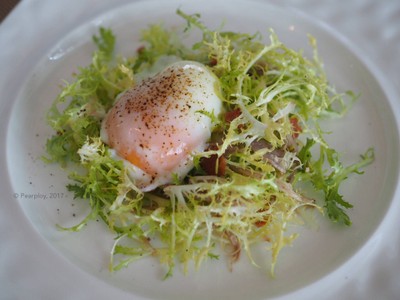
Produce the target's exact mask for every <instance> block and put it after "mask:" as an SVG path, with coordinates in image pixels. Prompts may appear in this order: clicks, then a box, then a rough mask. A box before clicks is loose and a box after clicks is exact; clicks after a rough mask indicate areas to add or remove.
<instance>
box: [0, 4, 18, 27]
mask: <svg viewBox="0 0 400 300" xmlns="http://www.w3.org/2000/svg"><path fill="white" fill-rule="evenodd" d="M18 2H19V0H1V3H0V22H2V21H3V20H4V19H5V17H6V16H7V15H8V14H9V13H10V11H11V10H12V9H13V8H14V7H15V6H16V5H17V4H18Z"/></svg>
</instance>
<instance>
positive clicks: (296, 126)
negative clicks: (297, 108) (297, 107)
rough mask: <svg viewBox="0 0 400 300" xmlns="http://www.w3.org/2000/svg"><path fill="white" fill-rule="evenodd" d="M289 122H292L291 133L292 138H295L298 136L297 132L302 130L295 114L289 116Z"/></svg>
mask: <svg viewBox="0 0 400 300" xmlns="http://www.w3.org/2000/svg"><path fill="white" fill-rule="evenodd" d="M290 123H291V124H292V128H293V130H294V133H293V134H292V136H293V138H294V139H297V138H298V137H299V133H301V132H302V131H303V129H302V128H301V126H300V124H299V119H298V118H297V117H295V116H292V117H290Z"/></svg>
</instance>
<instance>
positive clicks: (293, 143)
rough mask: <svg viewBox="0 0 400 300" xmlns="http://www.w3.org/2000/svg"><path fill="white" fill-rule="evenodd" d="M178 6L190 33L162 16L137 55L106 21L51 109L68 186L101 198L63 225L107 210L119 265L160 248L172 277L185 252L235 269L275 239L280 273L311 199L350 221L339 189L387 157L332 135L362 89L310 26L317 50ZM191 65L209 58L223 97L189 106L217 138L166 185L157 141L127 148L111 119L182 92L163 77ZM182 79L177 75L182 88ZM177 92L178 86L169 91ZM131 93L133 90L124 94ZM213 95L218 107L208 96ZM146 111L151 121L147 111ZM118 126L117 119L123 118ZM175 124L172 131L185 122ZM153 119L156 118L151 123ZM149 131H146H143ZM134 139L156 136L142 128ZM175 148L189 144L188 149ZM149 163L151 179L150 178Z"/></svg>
mask: <svg viewBox="0 0 400 300" xmlns="http://www.w3.org/2000/svg"><path fill="white" fill-rule="evenodd" d="M177 14H178V15H179V16H181V17H182V18H183V19H184V20H185V21H186V26H185V28H184V29H183V30H182V31H180V29H167V28H164V27H163V26H162V25H161V24H154V25H151V26H149V27H148V28H146V29H144V30H143V31H142V36H141V39H142V42H143V46H142V47H140V48H139V49H137V51H136V52H135V53H132V56H131V57H120V56H117V55H116V54H115V53H114V47H115V43H116V37H115V35H114V33H113V32H112V30H111V29H107V28H100V30H99V33H98V35H95V36H93V41H94V43H95V44H96V45H97V50H96V51H95V52H94V53H93V57H92V62H91V64H90V65H88V66H86V67H82V68H80V69H79V71H78V72H77V73H76V74H74V76H75V79H74V81H72V82H70V83H65V85H64V86H63V88H62V91H61V93H60V94H59V95H58V97H57V99H56V100H55V101H54V103H53V105H52V107H51V108H50V110H49V112H48V116H47V119H48V123H49V124H50V126H51V127H52V128H53V129H54V131H55V134H54V136H52V137H51V138H49V139H48V141H47V144H46V149H47V156H46V158H45V159H46V161H48V162H49V163H59V164H60V165H61V166H63V167H69V166H74V168H73V170H74V171H70V173H69V178H70V180H71V181H70V183H69V184H68V185H67V189H68V190H69V191H71V192H72V193H73V194H74V197H75V198H78V199H84V200H86V201H87V202H88V204H89V205H90V207H91V212H90V213H89V214H88V215H87V216H86V218H84V220H82V221H81V222H80V223H79V224H77V225H76V226H73V227H71V228H64V227H62V226H59V227H60V228H61V229H63V230H69V231H79V230H82V229H83V228H84V227H85V225H86V224H87V223H88V222H90V221H92V220H96V219H98V218H101V219H102V220H103V221H104V223H105V224H107V226H108V227H109V228H110V229H111V230H112V231H113V232H114V233H115V243H114V246H113V247H112V249H110V251H111V255H110V269H111V270H112V271H114V270H119V269H121V268H124V267H126V266H127V265H129V264H130V263H131V262H134V261H136V260H138V259H141V258H143V257H146V256H153V257H156V258H158V260H159V261H160V263H161V264H162V265H165V266H166V275H165V277H169V276H172V275H173V271H174V267H175V266H176V264H181V265H182V266H183V269H184V271H185V272H186V271H187V270H188V266H189V265H190V264H192V263H193V264H194V265H195V266H196V267H199V266H200V265H201V263H202V262H203V261H204V260H207V259H218V258H219V256H220V255H221V254H226V255H227V256H228V258H229V262H230V263H229V267H230V268H231V267H232V265H233V264H234V263H235V262H236V261H238V260H239V258H240V256H241V255H242V252H244V253H245V254H246V255H247V256H248V257H249V259H250V261H251V263H252V264H254V265H255V266H258V264H259V262H257V261H255V259H253V256H252V248H253V246H254V245H259V244H260V243H262V244H264V245H265V253H266V255H269V256H270V257H271V259H270V261H271V263H270V265H269V267H268V268H270V272H271V274H274V271H275V265H276V263H277V259H278V255H279V253H280V251H281V249H282V248H283V247H286V246H288V245H291V244H292V243H293V241H294V240H295V239H296V238H297V234H295V233H290V232H289V231H290V230H289V229H291V228H292V227H293V228H295V227H296V226H298V225H299V224H303V223H305V222H307V218H305V217H304V214H303V213H302V212H304V211H308V210H310V209H311V210H312V211H315V212H316V213H317V214H322V215H326V216H327V218H329V219H330V220H331V221H332V222H336V223H342V224H344V225H345V226H346V225H347V226H350V225H351V220H350V217H349V215H348V214H347V212H346V209H349V208H351V207H352V204H351V203H350V202H348V201H347V199H344V198H343V196H342V195H341V194H340V190H339V188H340V185H341V183H342V182H343V181H344V180H345V179H346V178H347V177H348V176H350V175H351V174H352V173H356V174H360V173H361V171H360V170H361V169H362V168H363V167H365V166H367V165H368V164H370V163H371V162H372V161H373V160H374V151H373V149H372V148H371V149H368V150H366V152H365V153H364V154H362V155H361V156H360V159H359V161H357V162H354V163H353V164H351V165H347V166H345V165H343V164H342V163H341V161H340V155H339V153H338V152H337V151H336V150H335V149H333V148H331V147H330V146H329V145H328V143H327V141H326V139H325V135H326V133H325V132H323V130H322V129H321V127H320V122H321V121H323V119H324V118H340V117H342V116H343V115H344V114H345V113H346V112H347V110H348V109H349V108H350V107H351V105H352V104H353V103H354V101H355V100H356V98H357V97H356V96H355V95H354V94H353V93H352V92H350V91H347V92H345V93H339V92H337V91H336V90H335V89H334V88H333V87H332V86H331V85H330V84H329V82H328V80H327V78H326V74H325V73H324V70H323V65H322V62H321V59H320V58H319V56H318V52H317V45H316V40H315V39H314V38H313V37H311V36H309V41H310V45H311V47H312V49H313V53H314V54H313V57H312V58H307V57H305V56H304V55H303V54H302V52H301V51H295V50H293V49H290V48H288V47H286V46H285V45H284V44H283V43H282V42H281V41H280V40H279V38H278V36H277V35H276V34H275V33H274V31H273V30H270V31H269V43H267V44H265V43H264V42H263V41H262V36H261V35H260V34H259V33H257V34H254V35H250V34H244V33H236V32H228V31H214V30H211V29H209V28H207V27H206V26H205V25H204V24H203V23H202V22H201V20H200V15H198V14H194V15H188V14H185V13H184V12H182V11H180V10H177ZM194 31H200V33H201V35H202V38H201V39H200V40H198V41H197V42H196V43H195V44H193V45H190V46H188V45H186V44H185V41H184V40H185V37H186V38H187V37H188V36H189V35H190V34H191V33H192V32H194ZM182 62H185V65H184V66H183V64H182ZM187 65H190V66H192V69H193V70H199V71H198V72H199V74H200V75H198V76H206V75H207V77H204V78H206V79H205V82H207V84H208V87H210V86H212V88H211V91H210V92H209V93H208V92H207V93H208V94H207V95H210V96H209V97H212V99H213V100H209V99H211V98H207V97H208V96H207V97H205V98H204V97H203V98H202V97H201V96H196V97H197V98H196V99H198V98H199V97H200V98H202V102H201V105H204V107H206V108H204V109H203V108H202V107H203V106H200V108H196V109H191V107H192V105H193V103H192V102H187V103H186V102H185V105H186V106H187V107H189V108H190V109H189V111H190V112H188V118H189V119H191V118H192V119H193V118H195V117H196V118H197V119H196V120H201V122H205V123H204V124H207V126H203V125H204V124H203V123H202V124H203V125H202V126H200V127H202V128H203V129H204V128H206V129H207V130H206V133H207V132H208V134H206V135H202V138H203V139H205V142H204V143H200V144H201V145H200V144H199V145H200V146H198V147H197V146H196V147H195V149H194V148H193V149H191V151H188V150H187V151H186V150H185V151H183V152H185V153H186V156H184V157H181V158H179V159H177V163H176V164H177V165H179V166H180V167H182V166H183V163H182V162H185V163H184V165H185V168H186V169H185V168H183V169H182V168H175V169H174V168H172V169H171V168H165V170H166V171H165V170H164V171H165V172H166V173H165V176H164V177H162V178H161V177H160V178H161V179H160V180H159V181H158V183H157V184H155V183H154V182H156V181H157V180H155V177H156V175H155V174H158V173H157V172H158V171H159V170H156V171H154V170H153V169H154V168H153V169H151V168H150V166H153V165H150V164H151V163H152V161H150V160H149V161H145V158H144V156H140V153H145V152H140V151H142V150H140V151H139V150H138V151H137V152H130V153H129V155H128V154H127V155H124V151H123V150H121V149H122V148H121V149H120V148H118V146H117V144H119V141H117V142H113V141H112V138H113V137H114V136H117V134H113V132H112V131H110V130H111V129H109V128H111V127H112V126H111V125H112V123H110V122H111V121H109V123H110V124H111V125H110V124H108V123H107V122H108V121H107V120H108V119H112V118H113V116H112V114H113V113H115V111H118V112H117V113H115V114H116V116H115V117H116V118H118V117H121V115H122V113H121V112H120V110H118V109H117V108H118V107H119V108H121V107H125V108H127V107H128V104H130V105H131V106H129V107H135V108H136V110H135V111H134V112H132V113H137V108H138V107H141V106H140V105H139V104H137V103H142V104H143V105H142V106H143V111H145V112H146V113H148V109H149V106H150V104H149V103H150V102H149V101H150V100H151V101H155V100H154V99H155V98H154V97H152V98H151V97H150V96H148V95H153V94H152V93H154V90H157V91H158V92H157V95H158V94H160V95H161V96H160V98H157V99H158V100H157V101H161V102H162V101H164V102H165V101H167V100H166V99H171V97H170V96H168V97H164V96H165V95H164V94H166V93H167V92H166V91H164V93H161V92H160V89H159V86H157V85H154V86H153V85H151V84H156V83H165V80H167V79H166V78H167V77H168V76H169V75H168V76H166V75H165V74H166V73H165V72H170V73H171V74H172V73H173V72H175V71H173V69H172V68H173V67H172V66H175V67H176V66H178V67H177V70H178V71H177V72H178V73H174V74H175V75H174V78H175V79H174V80H178V79H176V78H178V77H179V76H181V75H182V74H183V73H182V74H181V73H179V72H183V71H182V70H183V69H185V68H186V66H187ZM193 66H194V67H193ZM174 70H175V69H174ZM191 72H192V71H191ZM193 72H194V71H193ZM196 72H197V71H196ZM160 74H161V75H160ZM163 74H164V75H163ZM168 74H169V73H168ZM190 74H192V75H191V77H190V76H189V77H188V78H189V79H188V78H187V79H186V81H188V80H189V81H190V82H192V80H193V81H194V79H193V78H194V77H193V76H195V77H196V76H197V75H196V74H197V73H196V74H195V75H193V73H190ZM204 74H205V75H204ZM171 76H172V75H171ZM168 78H169V79H168V80H171V79H170V78H172V77H168ZM180 78H182V77H180ZM196 78H197V77H196ZM199 78H200V77H199ZM179 80H181V79H179ZM176 82H177V81H173V82H172V83H171V82H170V83H171V84H170V85H169V88H170V89H173V87H174V85H175V83H176ZM181 82H182V80H181V81H178V83H181ZM150 83H151V84H150ZM191 84H192V86H190V89H189V87H182V88H180V89H179V92H180V94H182V91H183V90H185V89H186V88H187V90H188V93H189V94H190V95H191V96H193V95H194V94H195V93H197V92H195V90H194V88H193V86H196V87H201V88H202V87H204V84H203V82H195V83H191ZM146 88H147V90H145V89H146ZM144 90H145V91H146V92H143V91H144ZM196 91H197V90H196ZM176 93H177V91H176V89H175V91H174V93H173V95H176ZM199 93H200V94H199V95H201V93H202V90H200V92H199ZM167 94H168V95H171V93H170V91H169V90H168V93H167ZM204 94H205V92H204ZM127 95H128V96H129V95H131V96H129V97H131V98H130V99H128V100H124V99H125V98H127V97H128V96H127ZM132 95H133V96H132ZM162 95H164V96H162ZM196 95H198V94H196ZM129 97H128V98H129ZM135 97H136V98H135ZM146 97H147V98H146ZM162 97H164V98H162ZM193 97H194V96H193ZM144 98H146V99H147V100H146V101H147V102H143V101H144V100H143V99H144ZM150 98H151V99H150ZM132 99H133V100H134V101H133V100H132ZM160 99H163V100H160ZM182 99H183V100H182ZM185 99H186V98H182V97H181V98H179V97H178V98H176V99H175V100H177V101H181V102H182V101H186V100H185ZM204 99H206V100H204ZM122 101H126V102H122ZM135 101H136V102H135ZM140 101H142V102H140ZM168 101H170V100H168ZM171 101H172V100H171ZM196 101H197V100H196ZM161 102H160V103H161ZM164 102H162V103H164ZM210 102H213V103H214V104H215V105H214V104H213V105H212V106H211V107H208V106H207V105H209V103H210ZM118 103H119V104H118ZM121 103H123V104H124V105H122V104H121ZM151 103H153V102H151ZM160 103H158V102H157V103H156V104H155V105H154V106H160V105H161V104H160ZM196 103H197V102H196ZM153 104H154V103H153ZM118 105H119V106H118ZM135 105H136V106H135ZM175 105H176V107H177V108H179V107H181V106H182V105H183V104H182V103H180V102H178V103H176V104H175ZM113 111H114V112H113ZM110 114H111V117H110ZM118 114H119V115H118ZM126 114H127V113H126ZM129 115H131V112H130V111H129ZM165 115H167V112H166V111H163V112H162V111H161V112H160V111H159V114H158V115H155V116H153V119H154V120H155V124H161V123H157V122H164V121H162V120H164V119H165ZM121 118H122V117H121ZM140 118H141V119H140V120H144V117H143V115H142V116H141V117H140ZM121 122H123V120H122V119H121ZM129 122H130V121H128V123H129ZM190 122H191V121H189V123H187V124H185V123H184V122H180V123H179V124H180V125H179V126H183V129H182V130H183V131H185V132H187V134H186V136H190V135H194V134H192V131H193V130H194V129H192V126H193V123H190ZM118 124H119V123H118ZM118 124H117V125H116V126H114V127H115V128H117V129H115V130H119V129H118V128H120V127H123V126H122V125H121V126H119V125H118ZM129 124H131V123H129ZM163 124H164V123H163ZM166 124H167V123H166ZM168 124H169V123H168ZM168 124H167V125H165V126H167V127H168V126H169V127H168V130H170V129H171V128H175V127H174V126H177V125H175V124H173V125H171V124H170V125H168ZM182 124H183V125H182ZM150 126H151V125H148V124H147V123H146V127H148V128H147V129H149V128H150ZM165 126H164V125H163V128H164V129H165ZM203 129H202V130H203ZM113 130H114V129H113ZM149 130H150V129H149ZM128 131H129V130H128ZM131 131H132V132H133V131H138V132H139V131H140V130H139V128H138V127H135V128H133V129H132V130H131ZM140 132H142V134H143V137H144V136H145V134H144V131H143V130H142V131H140ZM104 133H106V134H104ZM152 133H153V135H151V134H149V135H150V136H149V137H148V139H147V140H146V142H149V143H150V144H151V143H152V141H153V142H154V143H156V141H155V140H157V139H156V138H155V136H154V132H153V131H152ZM118 134H119V133H118ZM178 137H179V138H180V136H178ZM121 142H126V139H125V140H124V139H122V140H121ZM128 142H130V143H131V144H132V145H133V146H132V147H135V146H137V147H139V146H140V147H139V148H141V149H142V148H145V147H144V146H143V141H142V139H140V138H137V140H136V139H134V140H130V141H128ZM161 142H162V143H163V144H165V142H163V141H162V140H161ZM138 144H139V145H138ZM171 145H172V144H171ZM179 145H183V144H179ZM179 145H178V146H179ZM185 145H186V144H185ZM152 146H153V145H150V146H149V147H152ZM178 146H176V145H175V144H174V146H170V147H169V148H168V147H167V150H168V151H172V150H171V149H175V148H177V147H178ZM174 147H175V148H174ZM178 148H179V147H178ZM152 149H153V148H152ZM157 149H159V148H157ZM185 149H186V148H185ZM153 150H154V149H153ZM153 150H152V151H153ZM189 150H190V149H189ZM143 151H144V150H143ZM160 151H161V150H160ZM174 151H175V152H174V153H173V154H174V155H177V153H178V150H176V149H175V150H174ZM181 152H182V151H181ZM181 152H179V153H181ZM132 153H134V154H135V155H134V157H133V158H132V155H131V154H132ZM138 153H139V154H138ZM151 153H152V155H153V154H154V153H155V152H154V151H153V152H151ZM168 153H169V152H168ZM146 155H147V154H146ZM154 155H157V153H155V154H154ZM146 157H147V156H146ZM162 157H163V158H164V160H163V159H161V160H160V162H158V164H159V165H160V168H161V167H162V166H163V164H166V163H168V162H170V160H171V161H172V158H171V157H172V156H168V157H167V156H162ZM144 161H145V162H144ZM181 165H182V166H181ZM168 170H169V171H168ZM182 170H183V171H182ZM151 172H153V173H151ZM160 172H161V171H159V173H160ZM135 174H136V175H135ZM137 174H139V175H137ZM149 174H150V179H149V180H150V181H149V182H145V181H143V180H142V179H141V178H147V177H146V176H148V175H149ZM140 176H142V177H140Z"/></svg>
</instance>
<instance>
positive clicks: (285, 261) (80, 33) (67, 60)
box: [6, 0, 400, 299]
mask: <svg viewBox="0 0 400 300" xmlns="http://www.w3.org/2000/svg"><path fill="white" fill-rule="evenodd" d="M249 3H251V5H249ZM155 7H156V8H157V9H156V10H155V9H154V8H155ZM177 8H181V9H182V10H183V11H184V12H186V13H200V14H201V16H202V21H203V22H204V23H205V24H206V25H207V26H208V27H210V28H219V27H220V25H221V23H222V22H223V23H224V27H223V28H224V30H232V31H240V32H246V33H255V32H256V31H259V32H260V33H262V34H263V36H264V37H265V40H266V41H267V40H268V28H273V29H274V30H275V32H276V33H277V34H278V36H279V38H280V39H281V40H282V41H283V42H284V43H285V44H287V45H288V46H290V47H292V48H295V49H304V53H305V55H307V56H311V55H312V51H311V49H310V47H309V45H308V38H307V34H311V35H313V36H314V37H316V39H317V41H318V45H319V52H320V56H321V58H322V60H323V61H324V65H325V69H326V72H327V75H328V78H329V80H330V82H331V83H332V84H333V85H334V86H336V88H337V89H338V90H339V91H346V90H348V89H350V90H353V91H354V92H355V93H357V94H358V93H359V94H360V98H359V100H358V101H357V103H356V104H355V106H354V107H353V108H352V110H351V111H350V112H349V114H348V115H346V116H345V117H344V118H343V119H340V120H328V121H326V122H324V124H323V127H324V129H326V130H329V131H332V134H330V135H329V136H328V141H329V143H330V144H331V145H332V146H333V147H334V148H336V149H337V150H338V151H339V152H340V153H341V155H342V159H343V161H344V163H350V162H353V161H355V160H357V159H358V158H359V155H360V154H362V153H364V152H365V151H366V150H367V149H368V148H369V147H374V149H375V155H376V160H375V162H374V163H373V164H372V165H370V166H369V167H367V168H366V169H365V173H364V174H363V175H362V176H358V175H354V176H353V175H352V176H351V178H349V180H348V181H347V182H346V183H345V184H343V186H342V190H341V191H342V193H343V194H344V196H345V199H347V200H349V201H350V202H351V203H353V204H354V209H352V210H351V211H350V217H351V219H352V221H353V226H351V227H349V228H347V227H343V226H338V225H334V224H331V223H330V222H329V221H327V220H325V219H321V220H318V222H319V226H318V228H295V230H296V231H298V232H300V237H299V238H298V239H297V240H296V241H295V242H294V244H293V247H292V248H287V249H284V250H283V251H282V253H281V255H280V257H279V260H278V264H277V268H276V278H271V277H270V276H269V274H268V268H269V266H268V263H269V261H270V260H269V257H268V252H267V255H262V254H261V251H257V258H258V261H259V263H260V265H261V266H262V268H255V267H254V266H252V265H250V263H249V261H248V259H247V257H245V255H243V256H242V258H241V260H240V262H239V263H237V264H236V265H234V268H233V272H229V271H228V267H227V263H226V261H224V260H223V259H221V261H211V260H210V261H207V262H205V263H204V264H203V265H202V267H201V269H200V270H198V271H196V270H194V269H191V270H190V272H189V274H188V275H183V274H182V270H181V269H180V268H179V267H178V268H177V269H176V270H175V273H174V276H173V277H172V278H170V279H168V280H162V277H163V275H164V273H165V269H163V268H162V267H160V266H159V264H158V262H157V260H156V259H153V258H146V259H143V260H142V261H139V262H136V263H134V264H131V265H130V266H129V267H128V268H126V269H123V270H121V271H119V272H117V273H113V274H110V272H109V271H108V262H109V252H110V249H111V247H112V244H113V238H114V236H113V234H112V233H110V232H109V231H108V230H107V228H106V227H105V226H104V225H103V224H102V223H101V222H92V223H90V224H89V226H87V227H85V228H84V229H83V230H82V232H80V233H68V232H63V231H59V230H58V229H57V228H56V224H60V225H62V226H70V225H74V224H76V223H78V222H79V221H80V220H81V219H82V218H83V217H84V216H85V215H86V213H87V212H88V211H89V208H88V205H87V203H85V202H84V201H80V200H73V199H72V195H71V194H70V193H69V192H67V190H66V188H65V186H66V184H67V183H68V178H67V173H66V172H65V171H64V170H61V169H60V167H59V166H57V165H46V164H44V163H43V161H42V160H41V156H43V155H45V152H44V145H45V143H46V139H47V138H48V137H50V136H51V134H52V132H51V130H50V128H49V127H48V126H47V125H46V112H47V110H48V109H49V107H50V105H51V103H52V102H53V100H54V99H55V97H56V96H57V94H58V93H59V91H60V87H59V86H60V84H62V82H63V80H70V79H71V78H72V77H71V74H72V73H73V72H74V71H76V70H77V69H78V67H79V66H84V65H88V64H89V63H90V61H91V54H92V52H93V51H94V49H95V47H94V45H93V43H92V40H91V37H92V35H93V34H95V33H97V31H98V28H99V26H105V27H110V28H112V29H113V31H114V33H115V34H116V36H117V53H120V54H122V55H132V54H133V53H134V52H135V50H136V49H137V48H138V47H139V46H140V45H141V43H140V40H139V34H140V31H141V30H142V29H144V28H146V27H147V26H148V25H149V24H152V23H159V22H162V23H163V24H164V26H166V27H175V26H184V25H185V21H184V20H182V19H180V18H179V17H178V16H177V15H176V14H175V11H176V9H177ZM32 124H34V125H35V126H32ZM396 128H397V126H396V117H395V116H394V114H393V113H392V108H391V106H390V101H389V100H388V96H387V95H386V94H385V87H384V86H383V85H382V83H381V82H379V81H378V80H377V79H376V78H375V76H374V70H371V69H370V68H368V67H367V66H366V65H365V63H364V62H363V60H362V57H360V55H359V54H358V53H356V52H354V51H353V50H352V48H351V47H350V46H349V45H347V43H345V42H344V41H343V39H341V38H340V36H338V35H337V34H336V33H335V32H333V31H331V30H330V29H328V28H326V27H324V26H321V24H319V23H316V22H313V21H312V20H310V19H308V18H307V17H304V16H302V15H299V14H296V13H294V12H293V11H287V10H284V9H282V8H279V7H275V6H270V5H266V4H263V3H259V2H249V1H231V2H229V5H227V3H226V1H220V0H217V1H213V2H212V6H211V5H209V6H206V5H204V4H202V3H197V2H194V1H189V2H185V3H184V4H181V3H180V2H179V1H168V2H165V1H143V2H136V3H132V4H128V5H125V6H122V7H118V8H116V9H114V10H112V11H110V12H108V13H106V14H104V15H101V16H99V17H98V18H96V19H94V20H92V21H90V22H87V23H85V24H83V25H81V26H79V27H78V28H76V29H75V30H74V31H72V32H71V33H70V34H68V35H67V36H66V37H64V38H63V39H62V40H61V41H59V43H57V45H55V46H54V47H53V49H52V50H51V51H50V52H49V53H46V54H45V55H44V56H43V57H42V59H41V60H40V61H39V62H38V64H37V65H36V67H35V68H34V69H33V70H32V72H31V74H30V75H29V78H28V80H27V82H25V84H23V85H22V87H21V91H20V93H19V95H18V97H17V100H16V102H15V104H14V106H13V108H12V111H11V116H10V121H9V127H8V130H7V140H6V147H7V164H8V170H9V176H10V180H11V185H12V190H13V192H14V194H13V197H14V198H15V199H16V200H17V201H18V203H19V205H20V206H21V207H22V209H23V211H24V213H25V215H26V217H27V218H28V219H29V220H30V222H31V224H32V226H33V227H34V228H35V230H36V231H37V232H38V233H39V234H40V235H41V236H42V237H43V238H44V239H45V240H46V241H47V242H48V244H49V245H50V246H51V247H52V248H53V249H54V251H56V252H58V253H60V254H61V255H62V257H64V258H65V259H66V260H67V261H69V262H70V263H72V264H73V265H75V266H76V267H77V268H80V269H82V270H84V271H85V272H87V273H88V274H90V275H91V276H94V277H97V278H99V279H100V280H101V281H102V282H103V283H104V284H106V285H110V286H114V287H116V288H118V289H121V290H124V291H126V292H127V293H128V294H130V295H132V296H135V297H136V298H134V299H139V298H141V297H145V298H151V299H176V298H183V299H189V298H190V299H224V298H226V299H265V298H268V297H275V296H283V295H286V294H289V293H293V292H295V291H296V290H298V289H301V288H304V287H307V286H310V288H313V289H318V285H316V284H315V283H316V282H318V281H319V280H320V279H321V278H324V277H326V276H327V275H329V274H330V275H331V276H333V275H332V274H333V273H335V272H334V271H335V270H337V269H338V268H339V267H340V266H342V265H343V264H344V263H346V262H348V261H349V260H350V259H351V258H352V257H353V256H354V255H356V254H357V253H359V252H360V249H361V248H362V247H363V245H365V244H366V242H367V241H368V240H369V239H370V238H371V237H372V236H373V234H374V232H375V231H376V230H377V229H378V228H379V225H380V223H381V222H382V220H383V219H384V217H385V214H386V213H387V211H388V208H389V207H390V205H391V201H392V199H393V196H394V192H395V189H396V187H397V184H398V174H399V163H398V162H399V153H400V152H399V133H398V131H397V129H396ZM393 162H395V163H393ZM377 199H379V201H377ZM294 270H295V271H294ZM336 273H337V272H336ZM313 283H314V284H313Z"/></svg>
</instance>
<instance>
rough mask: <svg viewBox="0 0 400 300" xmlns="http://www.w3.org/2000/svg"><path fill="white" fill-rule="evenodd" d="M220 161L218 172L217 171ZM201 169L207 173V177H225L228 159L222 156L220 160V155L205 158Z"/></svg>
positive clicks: (201, 163)
mask: <svg viewBox="0 0 400 300" xmlns="http://www.w3.org/2000/svg"><path fill="white" fill-rule="evenodd" d="M217 160H218V170H216V168H217V166H216V164H217ZM200 166H201V168H202V169H203V170H204V171H205V172H206V173H207V175H218V176H221V177H222V176H225V173H226V158H225V157H223V156H221V157H219V158H218V155H216V154H214V155H211V156H210V157H203V158H202V159H201V160H200Z"/></svg>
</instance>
